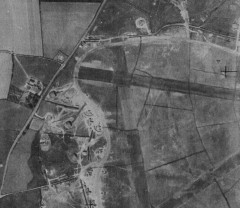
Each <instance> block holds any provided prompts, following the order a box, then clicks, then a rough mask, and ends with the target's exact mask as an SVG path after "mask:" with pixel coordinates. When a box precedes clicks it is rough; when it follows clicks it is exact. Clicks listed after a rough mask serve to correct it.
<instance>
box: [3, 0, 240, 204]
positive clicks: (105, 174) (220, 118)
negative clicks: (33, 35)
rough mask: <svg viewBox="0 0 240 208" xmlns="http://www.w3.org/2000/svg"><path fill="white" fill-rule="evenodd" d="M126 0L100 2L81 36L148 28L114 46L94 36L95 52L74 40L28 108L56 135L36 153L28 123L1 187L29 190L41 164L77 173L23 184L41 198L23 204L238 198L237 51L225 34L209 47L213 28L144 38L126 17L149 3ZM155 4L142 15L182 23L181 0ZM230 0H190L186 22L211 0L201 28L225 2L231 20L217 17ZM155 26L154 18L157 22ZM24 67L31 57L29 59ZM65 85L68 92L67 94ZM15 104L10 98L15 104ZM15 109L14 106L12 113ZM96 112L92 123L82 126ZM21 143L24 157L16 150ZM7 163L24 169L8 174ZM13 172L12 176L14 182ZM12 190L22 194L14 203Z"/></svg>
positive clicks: (198, 201) (55, 174) (58, 173)
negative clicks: (35, 106) (44, 91)
mask: <svg viewBox="0 0 240 208" xmlns="http://www.w3.org/2000/svg"><path fill="white" fill-rule="evenodd" d="M194 2H195V1H194V0H192V1H189V4H188V7H189V5H195V4H193V3H194ZM234 2H235V1H233V2H232V3H234ZM195 3H196V2H195ZM235 3H236V2H235ZM132 4H133V5H135V7H134V8H131V7H130V6H129V7H127V6H126V5H130V4H128V3H127V2H117V3H116V4H115V3H114V2H109V3H107V4H106V5H105V7H104V9H105V10H104V12H102V13H101V15H99V17H98V21H96V22H95V25H94V27H92V29H91V30H90V32H89V33H90V34H91V35H103V36H104V37H111V36H118V35H119V34H125V33H126V32H130V33H134V34H137V35H145V36H144V37H132V38H127V40H125V41H123V42H122V41H121V37H119V40H118V41H116V39H115V42H114V41H113V42H112V43H111V40H105V43H103V42H104V41H102V43H99V45H101V44H102V45H101V47H99V49H98V48H96V44H95V45H94V44H92V45H91V43H89V44H88V45H85V46H82V47H80V48H78V49H77V51H76V52H75V53H74V54H73V57H72V58H71V59H70V61H69V63H68V64H67V66H66V67H65V68H64V70H63V71H62V72H61V73H60V75H59V76H58V77H57V79H56V80H55V81H54V82H53V85H51V90H56V89H57V90H56V91H58V95H57V96H56V97H55V98H51V96H50V93H49V94H48V95H47V97H46V99H44V101H43V102H42V103H41V105H40V108H39V110H38V112H37V114H38V115H37V116H38V117H41V118H42V120H44V121H45V123H46V126H44V125H43V126H44V127H43V128H45V130H46V131H48V133H49V134H53V136H50V137H51V142H52V146H51V148H50V150H48V151H46V152H44V153H43V152H42V151H41V150H40V149H39V143H38V142H39V141H38V140H40V139H39V137H38V136H36V135H37V134H40V135H41V133H42V132H41V130H40V131H39V132H33V130H28V131H27V132H25V135H23V136H22V137H21V139H20V140H19V143H18V144H17V145H16V147H15V148H14V151H13V152H12V154H11V155H10V160H9V161H12V162H11V163H9V164H8V169H7V174H6V177H5V181H4V186H3V188H4V189H2V194H4V193H6V194H7V193H13V192H17V191H21V190H25V191H26V190H29V187H30V185H32V186H33V187H39V184H41V183H40V182H41V180H42V178H41V177H40V176H42V175H43V173H42V170H41V168H42V167H43V165H44V167H45V168H46V170H47V174H46V178H47V180H51V179H57V178H58V177H59V176H61V174H66V175H67V176H68V177H69V176H74V174H75V173H74V170H75V168H77V170H78V172H77V173H76V174H75V176H76V180H74V181H71V182H69V181H67V182H63V183H62V184H57V185H55V187H54V186H53V187H51V188H50V189H48V188H42V189H41V193H40V192H38V193H35V192H32V191H30V190H29V193H30V194H33V193H35V194H37V195H36V197H38V200H35V198H34V199H33V200H32V201H31V200H30V201H29V200H25V201H24V203H30V204H31V203H32V207H34V206H36V207H37V205H36V201H37V202H39V201H40V200H39V199H40V198H41V196H42V200H43V201H44V202H46V203H47V205H48V206H47V207H50V208H55V207H76V208H78V207H80V208H81V207H84V206H85V204H86V203H87V204H88V203H90V202H92V201H91V200H93V199H94V200H95V202H96V204H97V207H105V208H106V207H107V208H118V207H119V208H122V207H126V208H128V207H129V208H132V207H136V208H139V207H140V208H141V207H142V208H147V207H149V208H150V207H151V208H152V207H158V208H178V207H185V208H190V207H191V208H199V207H200V208H201V207H209V208H219V207H223V208H225V207H226V208H235V207H236V208H237V207H239V206H240V202H239V199H238V198H239V197H238V192H239V176H238V175H239V165H240V162H239V145H240V144H239V107H240V106H239V94H240V91H239V71H238V70H239V69H238V68H239V52H237V51H236V50H234V49H235V48H234V47H232V45H231V47H228V46H227V45H228V44H230V43H231V44H232V43H233V42H234V41H232V40H231V41H230V40H229V38H226V39H224V40H225V41H222V42H221V44H218V43H219V42H218V41H219V40H218V38H219V37H217V35H216V34H214V35H213V36H211V37H213V38H212V39H211V38H209V39H208V37H206V36H205V35H206V34H205V32H204V34H203V33H202V36H201V34H200V35H199V36H200V37H198V39H193V37H195V36H193V35H192V34H191V35H190V38H186V37H185V36H182V33H181V35H180V36H179V37H178V35H179V34H180V32H179V31H180V30H179V28H178V27H176V28H177V29H176V30H175V32H174V30H172V31H171V30H169V31H168V35H166V34H167V33H165V34H163V33H161V32H159V34H158V36H155V35H152V36H146V34H143V33H141V31H139V30H138V29H136V28H135V25H134V21H133V19H134V18H137V17H139V16H142V17H146V19H147V11H148V10H151V7H148V6H146V5H145V8H142V5H144V4H136V2H135V1H132ZM159 4H161V5H160V6H159V7H160V10H157V11H155V12H154V14H155V19H154V18H152V19H150V22H151V23H154V22H158V24H160V23H161V24H163V25H164V24H167V23H176V22H179V21H178V20H179V19H181V15H180V13H179V8H176V7H174V6H172V5H171V4H170V5H169V3H166V2H161V3H159ZM228 4H229V3H228V2H220V4H219V5H218V6H219V7H220V9H219V10H218V8H219V7H216V8H215V7H214V5H215V3H214V1H209V2H206V1H204V2H203V3H202V4H197V6H192V7H191V9H190V10H189V15H190V17H193V16H194V20H193V19H191V18H190V23H191V24H193V23H194V24H196V25H199V24H200V22H201V20H202V19H204V17H203V16H201V15H202V14H200V16H198V15H195V13H196V12H195V11H197V10H198V9H199V11H201V12H203V11H204V10H205V8H206V7H208V8H210V9H209V10H206V11H205V13H207V14H211V9H212V10H214V9H216V10H217V12H216V13H215V14H214V15H213V16H211V15H210V19H207V20H206V23H204V28H205V29H206V30H207V29H211V28H212V27H213V24H214V22H216V19H217V18H216V17H217V16H219V15H220V13H221V12H219V11H222V10H223V11H224V12H223V14H224V15H225V14H227V12H226V11H228V9H230V10H229V14H231V15H230V17H231V18H229V19H228V21H226V22H227V23H228V24H231V23H233V22H234V21H235V20H234V17H233V16H234V15H232V14H233V13H234V9H236V8H237V7H238V6H237V5H231V6H228ZM221 5H223V6H222V7H221ZM129 8H130V9H129ZM165 9H167V10H168V11H172V13H171V12H166V11H165ZM188 9H189V8H188ZM108 11H110V12H108ZM160 11H161V12H160ZM142 12H143V13H144V15H141V14H142ZM164 12H165V13H164ZM160 13H161V14H162V13H163V14H165V15H163V20H164V21H165V22H164V21H163V22H160V21H156V20H158V19H159V18H160V17H161V16H160V15H161V14H160ZM167 14H168V15H169V16H167ZM109 15H112V18H109ZM126 15H127V17H129V16H132V17H134V18H132V19H131V18H130V21H129V22H128V21H127V18H126V19H124V18H123V16H124V17H125V16H126ZM145 15H146V16H145ZM236 16H238V14H236ZM154 20H155V21H154ZM101 22H102V23H101ZM180 22H181V23H182V20H181V21H180ZM217 23H218V24H215V26H216V25H218V26H219V24H220V22H217ZM161 24H160V25H156V28H155V30H156V31H158V29H159V28H158V27H160V26H161ZM116 25H117V26H116ZM215 26H214V27H215ZM93 28H94V29H93ZM225 30H231V29H230V26H229V25H228V27H224V28H221V32H225ZM176 31H178V32H179V33H178V32H177V33H176ZM228 32H229V31H228ZM173 33H174V34H173ZM193 33H194V32H193ZM231 35H232V36H234V35H236V31H231ZM174 37H175V38H174ZM201 38H202V39H201ZM204 38H205V39H204ZM235 38H236V37H235ZM231 39H232V38H231ZM108 41H109V42H108ZM104 44H106V45H104ZM88 47H89V48H88ZM94 48H95V49H94ZM89 49H90V51H91V52H89V51H88V50H89ZM83 54H84V55H83ZM84 57H85V58H84ZM21 61H22V63H25V62H24V61H26V60H24V59H21ZM36 63H37V62H36ZM26 65H28V61H26ZM29 66H31V67H33V66H34V64H32V61H30V60H29ZM31 67H30V68H31ZM29 70H30V69H29ZM18 72H19V73H18V74H19V75H21V76H19V79H20V81H19V82H18V79H16V75H15V79H14V76H13V80H12V84H13V83H14V85H16V87H20V86H22V84H23V83H24V82H25V81H24V80H25V77H24V75H22V74H21V73H20V71H18ZM27 72H28V73H31V75H35V76H39V79H41V80H42V81H44V82H49V80H51V77H45V76H40V75H39V74H38V71H37V70H32V71H31V70H30V71H27ZM43 72H44V71H43ZM43 74H45V73H43ZM53 74H54V72H53V73H52V74H51V73H49V76H52V75H53ZM45 84H47V83H45ZM71 87H73V88H74V89H75V90H76V91H77V94H75V95H74V96H71V95H72V94H71V93H72V92H73V90H72V89H71ZM51 90H50V91H51ZM53 94H54V93H53ZM56 94H57V93H56ZM84 102H85V103H86V106H87V107H88V110H90V111H91V112H90V113H89V111H88V112H87V111H85V110H84V111H83V113H82V114H81V113H80V114H79V115H81V116H79V117H78V118H79V120H78V121H77V122H76V123H74V125H76V126H75V127H74V128H69V126H67V127H66V125H65V123H66V122H67V119H68V118H70V117H74V116H75V115H76V111H77V110H79V105H80V104H84ZM14 105H15V104H14ZM19 106H20V105H19ZM19 106H18V104H16V107H15V108H20V107H19ZM80 106H82V105H80ZM5 108H6V106H5ZM12 108H13V109H14V107H12ZM12 108H11V109H12ZM76 109H77V110H76ZM28 111H31V110H29V109H28ZM21 112H22V111H21ZM11 113H12V112H11ZM18 113H19V112H17V113H15V114H12V115H13V116H12V119H13V120H14V121H15V120H16V119H14V118H15V117H16V118H18V117H19V116H18ZM47 113H52V114H54V116H55V118H54V119H55V120H54V122H52V124H51V125H48V123H47V122H46V118H47V117H46V114H47ZM91 113H92V114H93V115H91ZM88 116H89V117H90V118H89V120H86V118H87V117H88ZM93 118H94V119H96V120H97V121H98V122H99V123H98V124H99V125H100V127H99V125H96V123H94V122H93V124H91V120H92V119H93ZM50 120H51V119H50ZM14 121H12V122H13V123H14ZM85 121H86V122H85ZM19 123H21V122H16V126H17V127H15V128H21V126H18V125H19ZM14 124H15V123H14ZM68 124H69V123H68ZM91 125H92V126H91ZM2 126H3V127H4V124H3V125H2ZM90 127H91V128H90ZM93 128H95V130H96V129H97V130H99V132H104V133H103V134H102V135H101V136H99V137H96V138H94V139H95V140H94V139H93V141H96V143H94V142H93V141H92V143H91V141H88V140H87V139H86V138H89V137H91V136H92V135H91V133H90V132H91V131H92V129H93ZM101 129H104V130H101ZM96 132H97V131H96ZM96 132H95V133H96ZM76 133H77V135H76ZM35 134H36V135H35ZM63 134H64V136H63ZM65 136H66V137H67V138H66V137H65ZM7 137H8V135H7ZM9 137H11V136H9ZM71 137H72V138H71ZM76 137H81V138H76ZM24 141H25V143H26V145H23V144H25V143H24ZM70 141H74V142H70ZM21 145H23V146H21ZM6 146H10V145H9V144H6ZM33 147H35V148H33ZM86 147H88V148H86ZM8 148H9V147H8ZM104 148H105V149H104ZM30 149H31V150H34V151H31V150H30ZM86 149H87V150H86ZM22 151H23V152H22ZM18 152H20V155H21V157H16V155H18ZM86 152H87V153H86ZM6 155H7V153H6ZM58 155H61V157H60V156H59V157H57V156H58ZM76 155H80V156H76ZM55 156H56V157H57V158H55ZM14 158H15V159H14ZM29 158H32V161H37V158H41V159H42V161H41V162H40V163H39V166H31V165H30V164H31V163H29V164H28V165H29V168H28V167H27V160H29ZM3 161H4V160H3ZM30 161H31V160H30ZM15 163H16V164H15ZM76 166H77V167H76ZM79 166H80V168H79ZM25 167H26V168H25ZM21 168H22V169H21ZM16 169H17V170H23V171H19V174H16ZM51 170H53V171H52V172H51ZM24 171H26V172H24ZM27 171H30V172H27ZM54 171H55V172H54ZM26 173H29V174H26ZM52 173H53V174H52ZM34 174H35V176H36V177H35V180H34ZM12 175H13V176H14V177H16V178H18V180H11V179H12V177H11V176H12ZM21 175H22V176H23V177H22V176H21ZM26 176H27V177H26ZM20 179H22V180H20ZM15 182H18V183H19V185H18V189H15V188H14V185H13V184H15ZM89 190H90V193H87V192H89ZM3 191H5V192H3ZM24 193H27V192H24ZM70 193H71V194H72V193H73V194H72V195H71V194H70ZM28 196H29V197H30V195H28ZM17 197H19V194H18V195H17V194H16V197H15V200H16V201H17ZM20 197H23V198H24V197H26V196H25V195H24V196H20ZM12 201H14V200H12ZM1 203H2V204H3V206H10V205H6V204H7V203H10V200H9V197H4V198H2V199H1ZM28 206H29V207H31V206H30V205H28ZM26 207H27V206H26Z"/></svg>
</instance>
